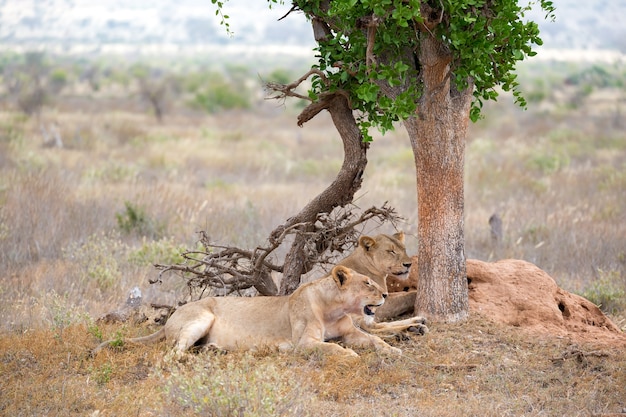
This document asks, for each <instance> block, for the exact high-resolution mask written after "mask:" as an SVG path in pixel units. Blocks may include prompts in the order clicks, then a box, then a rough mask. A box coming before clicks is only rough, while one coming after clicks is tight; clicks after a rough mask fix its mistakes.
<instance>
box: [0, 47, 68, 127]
mask: <svg viewBox="0 0 626 417" xmlns="http://www.w3.org/2000/svg"><path fill="white" fill-rule="evenodd" d="M3 80H4V83H5V86H6V90H7V92H8V94H9V97H10V99H11V100H12V101H13V102H14V103H15V105H16V106H17V107H18V108H19V109H20V111H22V112H24V113H25V114H27V115H28V116H32V115H36V114H39V113H40V112H41V109H42V108H43V106H44V105H46V104H48V103H50V102H51V101H53V99H54V97H55V96H56V95H58V94H59V93H60V92H61V91H62V90H63V89H64V88H65V86H66V85H67V82H68V75H67V72H66V71H65V70H63V69H60V68H57V69H55V70H54V71H53V70H51V69H50V66H49V65H48V62H47V60H46V56H45V54H44V53H43V52H27V53H26V54H24V60H23V62H19V63H12V64H8V65H6V66H5V67H4V68H3Z"/></svg>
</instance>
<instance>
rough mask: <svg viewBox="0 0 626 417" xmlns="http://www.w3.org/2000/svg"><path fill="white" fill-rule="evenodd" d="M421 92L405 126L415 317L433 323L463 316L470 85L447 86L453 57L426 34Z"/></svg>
mask: <svg viewBox="0 0 626 417" xmlns="http://www.w3.org/2000/svg"><path fill="white" fill-rule="evenodd" d="M419 61H420V64H421V70H422V71H421V76H422V79H423V86H424V89H423V93H422V96H421V98H420V100H419V103H418V109H417V114H416V115H415V116H413V117H410V118H409V119H407V120H406V121H405V122H404V125H405V128H406V130H407V132H408V134H409V138H410V141H411V146H412V148H413V154H414V157H415V167H416V175H417V198H418V229H417V230H418V232H417V237H418V242H419V249H418V268H419V271H418V276H419V283H418V288H417V297H416V300H415V313H416V314H418V315H424V316H426V317H428V318H429V320H432V321H448V322H454V321H459V320H463V319H465V318H466V317H467V315H468V311H469V306H468V293H467V278H466V272H465V252H464V246H465V236H464V232H463V210H464V195H463V169H464V155H465V135H466V132H467V125H468V122H469V109H470V105H471V101H472V87H473V86H472V85H470V86H468V88H466V89H465V90H463V91H458V90H457V89H456V88H455V87H454V86H452V85H451V79H450V76H451V74H450V62H451V55H450V52H449V50H448V49H447V48H446V47H445V45H444V44H443V43H442V42H441V41H439V40H437V39H436V38H435V37H434V36H432V34H430V33H429V32H428V31H425V32H423V33H422V34H421V48H420V51H419Z"/></svg>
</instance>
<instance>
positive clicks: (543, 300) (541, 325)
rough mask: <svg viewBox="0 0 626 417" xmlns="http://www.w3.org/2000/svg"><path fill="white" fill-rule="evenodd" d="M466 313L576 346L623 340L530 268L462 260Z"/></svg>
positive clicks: (581, 302)
mask: <svg viewBox="0 0 626 417" xmlns="http://www.w3.org/2000/svg"><path fill="white" fill-rule="evenodd" d="M467 280H468V287H469V299H470V312H471V313H479V314H481V315H484V316H485V317H487V318H490V319H491V320H493V321H495V322H498V323H503V324H507V325H511V326H517V327H520V328H524V329H527V330H531V331H539V332H542V333H549V334H552V335H557V336H565V337H569V338H571V339H573V340H578V341H581V342H598V343H609V344H614V343H617V344H624V345H626V334H625V333H623V332H622V331H620V329H619V328H618V327H617V326H616V325H615V324H613V322H612V321H611V320H610V319H609V318H608V317H606V316H605V315H604V313H602V311H600V309H599V308H598V307H597V306H595V305H594V304H593V303H591V302H590V301H588V300H586V299H585V298H583V297H580V296H578V295H575V294H572V293H569V292H567V291H565V290H563V289H561V288H559V287H558V286H557V285H556V282H554V279H552V277H550V276H549V275H548V274H547V273H546V272H544V271H542V270H541V269H539V268H538V267H537V266H535V265H533V264H531V263H530V262H525V261H520V260H514V259H507V260H502V261H498V262H482V261H478V260H475V259H468V260H467Z"/></svg>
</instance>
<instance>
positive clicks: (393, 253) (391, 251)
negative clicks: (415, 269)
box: [388, 249, 396, 255]
mask: <svg viewBox="0 0 626 417" xmlns="http://www.w3.org/2000/svg"><path fill="white" fill-rule="evenodd" d="M388 252H389V253H390V254H392V255H395V254H396V251H395V250H393V249H390V250H389V251H388Z"/></svg>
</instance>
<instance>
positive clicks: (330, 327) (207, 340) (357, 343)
mask: <svg viewBox="0 0 626 417" xmlns="http://www.w3.org/2000/svg"><path fill="white" fill-rule="evenodd" d="M386 296H387V293H386V291H385V289H384V287H382V286H380V285H379V284H377V283H376V282H375V281H374V280H372V279H370V278H369V277H367V276H366V275H363V274H360V273H357V272H355V271H353V270H351V269H350V268H348V267H345V266H336V267H335V268H333V270H332V273H331V274H330V275H329V276H326V277H323V278H321V279H318V280H315V281H313V282H310V283H308V284H304V285H301V286H300V287H299V288H298V289H297V290H296V291H295V292H294V293H293V294H291V295H289V296H283V297H280V296H277V297H207V298H203V299H201V300H198V301H195V302H191V303H188V304H185V305H183V306H182V307H180V308H178V309H177V310H176V311H175V312H174V314H172V316H171V317H170V318H169V320H168V321H167V323H166V324H165V326H164V327H163V328H162V329H161V330H159V331H158V332H156V333H154V334H152V335H150V336H146V337H138V338H134V339H127V340H126V342H132V343H151V342H155V341H158V340H162V339H164V338H165V339H167V341H168V343H170V344H171V345H172V346H173V348H174V352H175V353H176V354H177V355H181V354H182V353H184V352H186V351H187V350H188V349H189V348H190V347H192V346H194V345H198V344H200V345H211V346H215V347H218V348H221V349H226V350H238V349H244V350H255V349H261V348H266V347H270V348H271V347H275V348H278V349H279V350H282V351H287V350H309V349H318V350H319V351H321V352H322V353H326V354H342V355H348V356H358V355H357V354H356V353H355V352H354V351H353V350H352V349H350V348H344V347H342V346H340V345H338V344H336V343H332V342H328V341H329V340H330V339H336V340H341V341H342V342H344V344H346V345H348V346H352V347H366V348H375V349H377V350H380V351H383V352H387V353H393V354H401V351H400V350H399V349H397V348H394V347H392V346H390V345H388V344H387V343H386V342H384V341H383V340H382V339H380V338H379V337H377V336H375V335H371V334H368V333H366V332H364V331H362V330H361V329H359V328H358V327H356V326H355V325H354V323H353V322H352V318H351V317H350V315H367V314H365V313H364V312H370V313H371V312H373V311H374V310H375V309H376V308H377V307H379V306H381V305H382V304H383V303H384V301H385V297H386ZM111 342H112V341H107V342H104V343H102V344H100V345H99V346H98V347H97V348H96V349H95V350H94V351H93V353H94V354H95V353H97V352H98V351H99V350H101V349H102V348H104V347H106V346H108V345H110V344H111Z"/></svg>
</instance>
